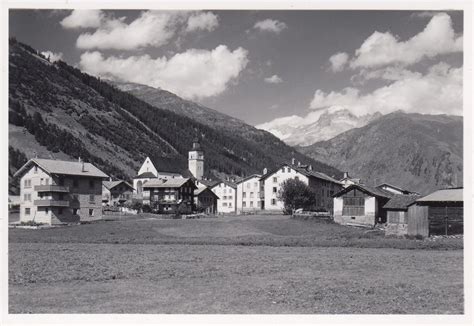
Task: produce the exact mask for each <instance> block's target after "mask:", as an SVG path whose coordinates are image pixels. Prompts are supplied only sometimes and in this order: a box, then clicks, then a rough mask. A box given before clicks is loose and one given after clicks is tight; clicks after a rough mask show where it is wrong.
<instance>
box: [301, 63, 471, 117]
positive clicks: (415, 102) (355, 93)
mask: <svg viewBox="0 0 474 326" xmlns="http://www.w3.org/2000/svg"><path fill="white" fill-rule="evenodd" d="M399 72H400V71H399ZM369 78H381V79H385V80H394V81H393V82H392V83H390V84H388V85H386V86H382V87H380V88H377V89H375V90H374V91H372V92H370V93H367V94H361V92H360V91H359V89H357V88H354V87H347V88H345V89H343V90H342V91H340V92H334V91H332V92H329V93H325V92H323V91H322V90H320V89H318V90H316V92H315V93H314V96H313V99H312V101H311V104H310V108H312V109H322V108H331V107H334V106H342V107H346V108H347V109H348V110H349V111H351V112H352V113H353V114H355V115H358V116H360V115H364V114H367V113H373V112H376V111H379V112H381V113H383V114H385V113H390V112H393V111H396V110H404V111H407V112H418V113H424V114H455V115H462V68H454V67H451V66H449V65H448V64H446V63H444V62H441V63H438V64H436V65H433V66H431V67H430V69H429V70H428V71H427V73H426V74H421V73H415V72H409V71H402V74H398V75H397V74H396V73H394V71H392V72H390V71H386V70H385V71H383V70H382V71H378V72H375V73H373V75H371V76H369Z"/></svg>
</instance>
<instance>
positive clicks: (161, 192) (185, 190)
mask: <svg viewBox="0 0 474 326" xmlns="http://www.w3.org/2000/svg"><path fill="white" fill-rule="evenodd" d="M195 189H197V187H196V185H195V184H194V181H193V180H192V179H191V178H171V179H157V178H155V179H151V180H149V181H147V182H145V183H144V184H143V190H144V192H145V191H146V193H148V194H149V197H144V198H143V203H144V204H149V205H150V207H151V208H152V210H154V211H156V212H158V213H165V214H166V213H185V214H186V213H191V212H192V211H193V208H194V190H195Z"/></svg>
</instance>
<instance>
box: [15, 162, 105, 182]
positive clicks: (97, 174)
mask: <svg viewBox="0 0 474 326" xmlns="http://www.w3.org/2000/svg"><path fill="white" fill-rule="evenodd" d="M35 164H36V165H37V166H39V167H40V168H41V169H43V170H45V171H46V172H47V173H49V174H60V175H78V176H83V177H94V178H108V175H107V174H105V173H104V172H102V171H101V170H99V169H98V168H97V167H95V166H94V165H93V164H91V163H87V162H79V161H61V160H50V159H43V158H32V159H30V160H29V161H28V162H26V163H25V164H24V165H23V166H22V167H21V168H20V169H19V170H18V171H17V172H16V173H15V176H19V175H22V174H23V173H25V172H26V171H27V169H28V168H30V167H31V166H32V165H35Z"/></svg>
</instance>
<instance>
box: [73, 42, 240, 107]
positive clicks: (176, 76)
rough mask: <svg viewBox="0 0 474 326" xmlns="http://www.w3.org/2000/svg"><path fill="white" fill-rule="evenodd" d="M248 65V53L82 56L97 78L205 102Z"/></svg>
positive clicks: (225, 50)
mask: <svg viewBox="0 0 474 326" xmlns="http://www.w3.org/2000/svg"><path fill="white" fill-rule="evenodd" d="M247 63H248V59H247V50H245V49H243V48H240V47H239V48H237V49H235V50H234V51H230V50H229V49H228V48H227V46H225V45H219V46H218V47H216V48H215V49H214V50H210V51H209V50H198V49H189V50H187V51H185V52H183V53H178V54H175V55H174V56H172V57H171V58H169V59H168V58H166V57H159V58H156V59H153V58H151V57H150V56H149V55H142V56H130V57H128V58H121V57H114V56H111V57H108V58H104V57H103V55H102V54H101V53H100V52H97V51H94V52H86V53H83V54H82V55H81V59H80V66H81V68H82V69H83V70H85V71H86V72H88V73H91V74H93V75H96V76H102V77H108V78H114V79H119V80H123V81H129V82H135V83H140V84H145V85H149V86H152V87H159V88H163V89H166V90H169V91H171V92H174V93H176V94H178V95H180V96H182V97H184V98H187V99H202V98H206V97H212V96H216V95H218V94H220V93H222V92H224V91H225V90H226V89H227V88H228V87H229V85H230V84H231V82H232V81H235V80H236V78H237V77H238V76H239V74H240V72H241V71H242V70H243V69H244V68H245V67H246V65H247Z"/></svg>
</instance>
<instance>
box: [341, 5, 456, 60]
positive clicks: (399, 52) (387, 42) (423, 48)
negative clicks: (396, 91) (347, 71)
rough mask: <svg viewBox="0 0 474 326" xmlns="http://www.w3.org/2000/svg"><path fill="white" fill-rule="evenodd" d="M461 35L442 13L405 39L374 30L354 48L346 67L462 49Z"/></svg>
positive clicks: (415, 58)
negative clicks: (353, 53) (352, 55)
mask: <svg viewBox="0 0 474 326" xmlns="http://www.w3.org/2000/svg"><path fill="white" fill-rule="evenodd" d="M462 43H463V37H462V36H457V35H456V34H455V32H454V30H453V27H452V22H451V17H450V16H449V15H448V14H446V13H439V14H436V15H435V16H433V18H431V20H430V21H429V23H428V24H427V25H426V27H425V29H424V30H423V31H421V32H420V33H418V34H417V35H415V36H413V37H412V38H410V39H409V40H407V41H400V40H398V38H397V37H395V36H393V35H392V34H391V33H390V32H385V33H380V32H377V31H376V32H374V33H373V34H372V35H371V36H369V37H368V38H367V39H366V40H365V41H364V42H363V43H362V45H361V46H360V48H359V49H357V50H356V51H355V56H354V58H353V59H352V60H351V62H350V67H351V68H353V69H356V68H370V67H372V68H373V67H381V66H384V65H391V64H396V63H398V64H403V65H411V64H414V63H417V62H419V61H421V60H422V59H424V58H433V57H436V56H438V55H441V54H448V53H454V52H462V47H463V44H462Z"/></svg>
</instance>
